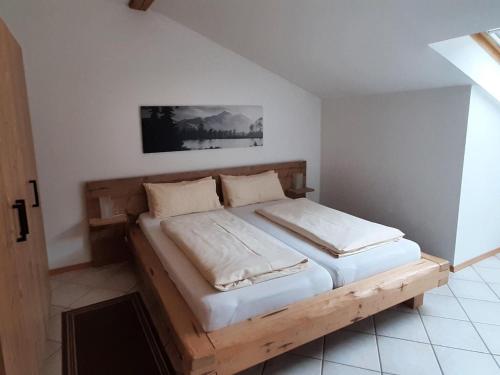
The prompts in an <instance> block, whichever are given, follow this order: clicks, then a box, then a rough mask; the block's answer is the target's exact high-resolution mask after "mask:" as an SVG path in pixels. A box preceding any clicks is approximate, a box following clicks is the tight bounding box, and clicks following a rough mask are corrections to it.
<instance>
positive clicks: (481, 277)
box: [472, 268, 500, 300]
mask: <svg viewBox="0 0 500 375" xmlns="http://www.w3.org/2000/svg"><path fill="white" fill-rule="evenodd" d="M472 269H473V270H474V272H475V273H476V274H477V275H478V276H479V278H480V279H481V280H482V281H483V283H484V284H486V286H487V287H488V288H489V289H490V290H491V291H492V292H493V294H494V295H495V296H497V298H498V299H499V300H500V295H499V294H498V293H497V292H495V289H493V288H492V287H491V285H490V283H488V282H487V281H486V280H485V279H484V277H483V276H482V275H481V274H480V273H479V272H477V270H476V269H475V268H472ZM498 272H500V269H499V270H498Z"/></svg>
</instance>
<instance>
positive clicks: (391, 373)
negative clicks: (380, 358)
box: [325, 359, 398, 375]
mask: <svg viewBox="0 0 500 375" xmlns="http://www.w3.org/2000/svg"><path fill="white" fill-rule="evenodd" d="M325 362H328V363H335V364H337V365H342V366H346V367H352V368H358V369H360V370H367V371H371V372H375V373H382V371H376V370H372V369H371V368H366V367H360V366H354V365H347V364H345V363H341V362H336V361H329V360H328V359H325ZM384 374H388V375H398V374H395V373H393V372H387V371H385V372H384Z"/></svg>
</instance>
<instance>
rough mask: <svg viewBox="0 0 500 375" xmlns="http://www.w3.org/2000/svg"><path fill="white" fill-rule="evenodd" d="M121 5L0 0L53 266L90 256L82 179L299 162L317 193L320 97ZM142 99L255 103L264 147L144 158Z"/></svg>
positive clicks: (88, 0) (114, 0) (120, 0)
mask: <svg viewBox="0 0 500 375" xmlns="http://www.w3.org/2000/svg"><path fill="white" fill-rule="evenodd" d="M126 3H127V1H126V0H84V1H82V0H50V1H40V0H15V1H2V2H1V3H0V16H1V17H2V18H3V19H4V20H5V21H6V22H7V24H8V25H9V26H10V28H11V29H12V31H13V33H14V34H15V35H16V37H17V38H18V40H19V42H20V43H21V44H22V46H23V49H24V54H25V65H26V73H27V80H28V89H29V99H30V106H31V114H32V123H33V132H34V138H35V146H36V155H37V159H38V172H39V179H40V188H41V198H42V206H43V212H44V221H45V231H46V236H47V244H48V249H49V262H50V267H51V268H55V267H61V266H65V265H70V264H75V263H79V262H84V261H87V260H89V258H90V256H89V251H88V244H87V241H86V223H85V212H84V206H83V190H82V189H83V182H84V181H88V180H95V179H107V178H114V177H125V176H134V175H147V174H155V173H163V172H170V171H182V170H195V169H202V168H210V167H224V166H232V165H244V164H254V163H266V162H274V161H285V160H294V159H306V160H307V161H308V167H309V169H308V180H309V181H308V185H310V186H313V187H315V188H317V189H318V190H319V179H320V178H319V176H320V173H319V171H320V126H321V102H320V100H319V99H318V98H317V97H315V96H313V95H311V94H309V93H308V92H306V91H304V90H302V89H300V88H298V87H297V86H294V85H292V84H291V83H289V82H287V81H286V80H284V79H282V78H280V77H278V76H276V75H274V74H272V73H270V72H269V71H267V70H265V69H263V68H261V67H259V66H257V65H255V64H254V63H252V62H250V61H248V60H246V59H244V58H242V57H241V56H239V55H236V54H235V53H233V52H230V51H229V50H226V49H224V48H222V47H220V46H219V45H217V44H215V43H213V42H211V41H209V40H208V39H206V38H205V37H202V36H201V35H199V34H197V33H195V32H193V31H191V30H189V29H187V28H185V27H183V26H181V25H179V24H178V23H176V22H174V21H172V20H170V19H168V18H165V17H164V16H162V15H160V14H158V13H155V12H151V11H150V12H146V13H142V12H135V11H132V10H129V9H128V7H127V6H126ZM141 104H143V105H144V104H150V105H156V104H157V105H161V104H261V105H263V106H264V147H263V148H247V149H226V150H207V151H190V152H177V153H163V154H149V155H144V154H142V149H141V133H140V122H139V106H140V105H141ZM312 197H313V198H316V197H318V193H315V194H313V195H312Z"/></svg>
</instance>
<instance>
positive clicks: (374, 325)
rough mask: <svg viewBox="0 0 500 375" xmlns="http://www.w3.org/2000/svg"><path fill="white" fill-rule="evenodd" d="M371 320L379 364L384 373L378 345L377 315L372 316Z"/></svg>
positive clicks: (381, 371)
mask: <svg viewBox="0 0 500 375" xmlns="http://www.w3.org/2000/svg"><path fill="white" fill-rule="evenodd" d="M371 320H372V322H373V330H374V331H375V343H376V345H377V354H378V365H379V366H380V373H383V372H384V369H383V368H382V357H381V355H380V346H379V345H378V335H377V323H376V322H375V315H372V316H371Z"/></svg>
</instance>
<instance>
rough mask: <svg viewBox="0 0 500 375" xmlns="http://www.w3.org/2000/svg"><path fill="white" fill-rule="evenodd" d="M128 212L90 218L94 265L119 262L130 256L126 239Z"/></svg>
mask: <svg viewBox="0 0 500 375" xmlns="http://www.w3.org/2000/svg"><path fill="white" fill-rule="evenodd" d="M127 226H128V218H127V215H126V214H120V215H116V216H112V217H110V218H91V219H89V236H90V249H91V252H92V265H93V266H94V267H100V266H104V265H106V264H111V263H118V262H122V261H125V260H127V259H128V258H129V257H130V251H129V249H128V244H127V240H126V234H127Z"/></svg>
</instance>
